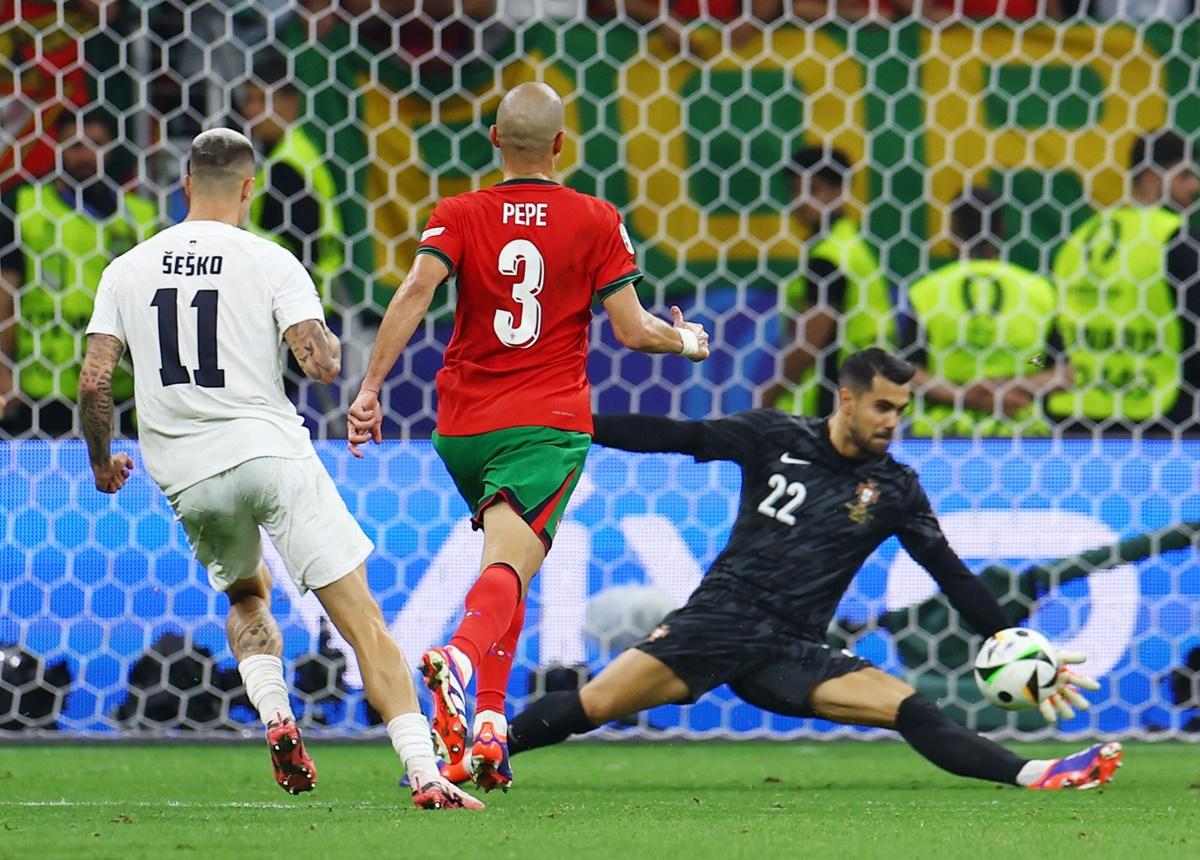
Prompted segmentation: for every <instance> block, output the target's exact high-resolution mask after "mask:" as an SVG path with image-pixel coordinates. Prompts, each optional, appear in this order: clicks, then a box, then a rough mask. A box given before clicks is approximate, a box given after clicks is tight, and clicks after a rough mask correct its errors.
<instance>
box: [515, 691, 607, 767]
mask: <svg viewBox="0 0 1200 860" xmlns="http://www.w3.org/2000/svg"><path fill="white" fill-rule="evenodd" d="M594 728H596V724H595V723H593V722H592V721H591V719H590V718H589V717H588V715H587V713H586V712H585V711H584V710H583V702H581V701H580V699H579V691H578V690H569V691H564V692H558V693H547V694H546V695H544V696H542V697H541V698H540V699H538V700H537V701H536V702H534V703H533V704H532V705H530V706H529V707H528V708H526V709H525V710H524V711H522V712H521V713H520V714H519V715H518V716H517V717H516V718H515V719H514V720H513V721H512V722H511V723H509V724H508V753H509V755H516V754H517V753H519V752H525V751H526V750H534V749H537V748H538V747H546V746H550V745H552V744H557V743H561V742H562V741H565V740H566V739H567V738H569V737H570V736H571V735H582V734H585V733H587V732H590V731H591V730H592V729H594Z"/></svg>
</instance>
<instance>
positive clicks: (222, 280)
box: [87, 221, 325, 494]
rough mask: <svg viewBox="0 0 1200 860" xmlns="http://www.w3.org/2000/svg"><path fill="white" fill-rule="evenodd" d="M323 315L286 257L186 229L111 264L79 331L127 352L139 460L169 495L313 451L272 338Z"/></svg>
mask: <svg viewBox="0 0 1200 860" xmlns="http://www.w3.org/2000/svg"><path fill="white" fill-rule="evenodd" d="M324 318H325V314H324V311H323V310H322V308H321V301H320V299H319V298H318V296H317V291H316V287H315V286H314V285H313V280H312V278H311V277H310V276H309V274H308V272H307V271H305V269H304V267H303V266H302V265H300V263H299V262H298V261H297V260H296V258H295V257H293V256H292V255H291V254H290V253H288V252H287V251H286V250H285V249H283V248H281V247H280V246H278V245H276V244H274V243H272V242H270V241H268V240H267V239H263V238H261V237H259V236H255V235H253V234H252V233H249V232H247V231H245V230H240V229H238V228H237V227H234V226H232V225H230V224H224V223H221V222H219V221H187V222H184V223H182V224H178V225H176V226H174V227H171V228H170V229H167V230H164V231H163V232H161V233H159V234H157V235H156V236H154V237H153V238H151V239H148V240H146V241H145V242H142V243H141V244H140V245H138V246H137V247H136V248H134V249H133V250H131V251H129V252H128V253H126V254H123V255H122V256H120V257H118V258H117V259H115V260H113V261H112V263H110V264H109V266H108V268H107V269H105V270H104V276H103V277H102V278H101V279H100V286H99V289H98V290H97V293H96V303H95V308H94V310H93V312H92V320H91V322H90V323H89V324H88V328H87V333H88V334H107V335H112V336H113V337H116V338H119V339H120V340H121V341H122V342H123V343H124V344H125V345H126V347H127V348H128V350H129V354H130V357H131V359H132V360H133V370H134V400H135V402H136V404H137V414H138V430H139V436H140V438H141V448H142V458H143V460H144V461H145V463H146V468H147V469H148V470H149V472H150V475H151V477H153V478H154V480H155V481H157V482H158V485H159V486H160V487H162V489H163V491H164V492H166V493H167V494H172V493H177V492H179V491H180V490H183V489H185V488H186V487H190V486H191V485H193V484H195V483H196V482H198V481H202V480H204V479H205V478H208V477H211V476H213V475H216V474H218V473H220V472H223V471H225V470H226V469H231V468H233V467H234V466H236V465H238V464H239V463H244V462H245V461H247V460H250V459H253V458H255V457H283V458H287V459H299V458H302V457H308V456H310V455H312V454H313V453H314V452H313V446H312V441H311V440H310V439H309V436H308V430H307V429H306V428H305V427H304V422H303V421H302V420H301V419H300V416H299V415H298V414H297V413H296V409H295V407H294V406H293V405H292V404H291V402H290V401H289V400H288V399H287V396H286V395H285V394H284V391H283V368H284V364H283V354H282V350H281V349H280V341H281V340H282V338H283V333H284V332H285V331H287V329H288V328H290V327H291V326H293V325H295V324H296V323H298V322H303V321H304V320H312V319H316V320H324Z"/></svg>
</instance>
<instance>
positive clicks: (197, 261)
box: [162, 251, 225, 277]
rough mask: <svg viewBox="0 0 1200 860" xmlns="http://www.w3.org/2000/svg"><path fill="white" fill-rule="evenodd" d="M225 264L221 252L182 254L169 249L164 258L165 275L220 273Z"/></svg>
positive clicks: (189, 252) (191, 275)
mask: <svg viewBox="0 0 1200 860" xmlns="http://www.w3.org/2000/svg"><path fill="white" fill-rule="evenodd" d="M224 266H225V260H224V258H223V257H222V256H221V255H220V254H197V253H194V252H192V251H188V252H187V253H186V254H180V253H176V252H175V251H167V252H166V253H165V254H163V258H162V273H163V274H164V275H182V276H184V277H195V276H197V275H219V274H221V269H222V268H224Z"/></svg>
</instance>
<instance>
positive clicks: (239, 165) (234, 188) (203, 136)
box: [188, 128, 254, 195]
mask: <svg viewBox="0 0 1200 860" xmlns="http://www.w3.org/2000/svg"><path fill="white" fill-rule="evenodd" d="M253 175H254V147H253V146H252V145H251V143H250V141H249V140H248V139H247V138H246V136H245V135H243V134H240V133H238V132H236V131H234V130H233V129H231V128H213V129H209V130H208V131H202V132H200V134H198V135H196V138H195V139H194V140H193V141H192V151H191V154H190V155H189V156H188V176H190V177H191V178H192V193H197V192H199V193H210V194H223V193H227V194H230V195H235V194H237V193H238V189H239V188H240V186H241V183H242V182H243V180H245V179H246V178H247V177H249V176H253Z"/></svg>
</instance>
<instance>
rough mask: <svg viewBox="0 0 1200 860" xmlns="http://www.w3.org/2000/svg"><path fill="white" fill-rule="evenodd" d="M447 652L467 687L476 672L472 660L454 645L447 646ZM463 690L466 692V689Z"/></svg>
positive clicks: (464, 685)
mask: <svg viewBox="0 0 1200 860" xmlns="http://www.w3.org/2000/svg"><path fill="white" fill-rule="evenodd" d="M446 653H448V654H449V655H450V659H452V660H453V661H454V666H455V668H456V669H458V674H459V675H460V676H461V677H462V679H463V687H466V686H467V684H469V683H471V676H472V675H474V674H475V667H474V666H472V665H471V660H470V659H469V658H468V657H467V655H466V654H464V653H463V652H462V651H460V650H459V649H457V648H455V647H454V646H453V645H447V646H446ZM463 692H466V690H464V691H463Z"/></svg>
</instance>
